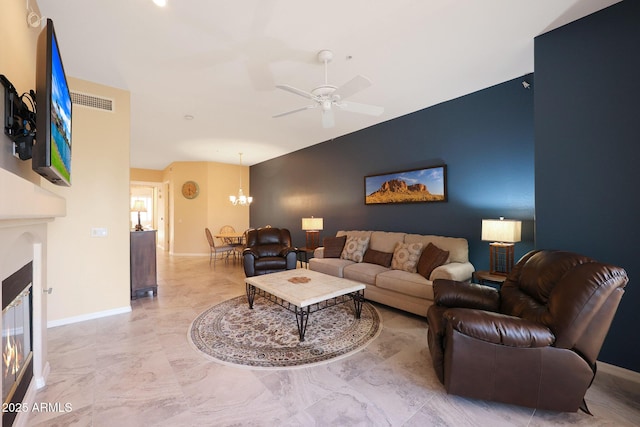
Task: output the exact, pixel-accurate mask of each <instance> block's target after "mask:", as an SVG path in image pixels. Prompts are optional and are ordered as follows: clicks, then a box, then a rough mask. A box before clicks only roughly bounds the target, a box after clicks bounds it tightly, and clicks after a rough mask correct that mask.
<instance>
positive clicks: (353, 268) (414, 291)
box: [309, 231, 474, 317]
mask: <svg viewBox="0 0 640 427" xmlns="http://www.w3.org/2000/svg"><path fill="white" fill-rule="evenodd" d="M340 236H347V239H349V238H350V237H354V238H360V241H363V242H364V241H365V240H366V239H367V238H368V244H367V249H372V250H373V251H379V252H382V253H387V254H389V253H394V250H396V249H397V248H399V247H400V246H397V245H398V244H399V243H400V244H402V243H406V244H413V243H421V244H422V245H423V246H422V250H424V249H425V248H426V247H427V245H428V244H429V243H432V244H433V245H435V246H436V247H437V248H439V249H441V250H444V251H448V252H449V256H448V258H446V261H444V264H443V265H440V266H439V267H436V268H435V269H433V271H432V272H431V274H429V276H428V278H426V277H423V276H422V275H421V274H419V273H418V272H409V271H404V270H400V269H397V267H398V266H397V265H395V267H396V268H392V266H388V267H387V266H384V265H379V264H374V263H370V262H363V261H361V262H356V261H353V260H349V259H344V253H343V257H342V258H326V257H325V256H324V249H325V248H324V247H319V248H317V249H316V250H315V251H314V257H313V258H312V259H310V260H309V268H310V269H311V270H314V271H319V272H321V273H325V274H330V275H332V276H337V277H344V278H345V279H351V280H355V281H358V282H361V283H364V284H365V285H367V288H366V290H365V298H366V299H368V300H371V301H376V302H379V303H381V304H385V305H388V306H391V307H395V308H398V309H401V310H404V311H408V312H410V313H414V314H417V315H420V316H424V317H426V316H427V309H428V308H429V307H430V306H431V305H432V304H433V281H434V280H435V279H451V280H459V281H470V280H471V275H472V274H473V272H474V267H473V265H472V264H471V263H470V262H469V245H468V242H467V240H466V239H463V238H455V237H443V236H431V235H420V234H407V233H397V232H385V231H338V232H337V233H336V237H340ZM418 246H419V245H418ZM418 246H416V245H413V246H412V248H414V249H415V248H417V247H418ZM444 256H445V257H446V254H444ZM397 257H399V256H397ZM394 264H395V263H394Z"/></svg>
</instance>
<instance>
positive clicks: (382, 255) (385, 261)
mask: <svg viewBox="0 0 640 427" xmlns="http://www.w3.org/2000/svg"><path fill="white" fill-rule="evenodd" d="M392 257H393V252H380V251H376V250H375V249H371V248H369V249H367V251H366V252H365V253H364V258H363V259H362V262H368V263H370V264H378V265H381V266H383V267H390V266H391V258H392Z"/></svg>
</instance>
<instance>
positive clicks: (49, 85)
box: [32, 19, 71, 186]
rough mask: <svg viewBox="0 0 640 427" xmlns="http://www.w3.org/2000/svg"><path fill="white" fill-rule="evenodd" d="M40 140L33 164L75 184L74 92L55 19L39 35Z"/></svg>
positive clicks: (42, 172)
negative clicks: (72, 101) (59, 44)
mask: <svg viewBox="0 0 640 427" xmlns="http://www.w3.org/2000/svg"><path fill="white" fill-rule="evenodd" d="M36 108H37V110H36V129H37V132H36V141H35V144H34V146H33V159H32V168H33V170H34V171H36V172H37V173H39V174H40V175H42V176H43V177H45V178H46V179H48V180H49V181H51V182H52V183H54V184H57V185H65V186H69V185H71V93H70V92H69V86H68V84H67V77H66V75H65V72H64V66H63V64H62V57H61V56H60V49H59V47H58V40H57V38H56V32H55V30H54V28H53V22H52V21H51V19H47V26H46V28H44V29H43V30H42V33H41V34H40V36H39V38H38V49H37V56H36Z"/></svg>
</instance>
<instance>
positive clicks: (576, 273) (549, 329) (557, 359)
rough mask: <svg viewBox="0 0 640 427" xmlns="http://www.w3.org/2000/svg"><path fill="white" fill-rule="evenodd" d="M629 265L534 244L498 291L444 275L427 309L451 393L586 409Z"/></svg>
mask: <svg viewBox="0 0 640 427" xmlns="http://www.w3.org/2000/svg"><path fill="white" fill-rule="evenodd" d="M627 282H628V278H627V274H626V272H625V271H624V270H623V269H622V268H619V267H615V266H612V265H607V264H603V263H599V262H597V261H595V260H593V259H590V258H587V257H585V256H581V255H578V254H574V253H570V252H562V251H531V252H529V253H528V254H526V255H525V256H524V257H522V259H520V261H519V262H518V264H517V265H516V266H515V267H514V269H513V271H512V272H511V273H510V274H509V276H508V277H507V279H506V281H505V282H504V284H503V285H502V287H501V289H500V291H498V290H496V289H495V288H492V287H489V286H482V285H476V284H469V283H462V282H455V281H451V280H445V279H439V280H436V281H435V282H434V301H435V304H434V305H433V306H431V307H430V308H429V310H428V312H427V320H428V322H429V330H428V336H427V337H428V343H429V351H430V352H431V357H432V359H433V367H434V369H435V371H436V374H437V376H438V378H439V379H440V381H441V382H442V383H443V384H444V386H445V389H446V390H447V392H448V393H451V394H456V395H462V396H467V397H472V398H476V399H484V400H494V401H498V402H504V403H512V404H516V405H521V406H527V407H531V408H540V409H548V410H556V411H567V412H569V411H571V412H575V411H577V410H578V409H579V408H580V409H583V410H584V411H585V412H587V413H588V409H587V407H586V404H585V402H584V395H585V393H586V391H587V389H588V388H589V386H590V385H591V382H592V381H593V378H594V376H595V373H596V358H597V357H598V353H599V352H600V348H601V347H602V343H603V341H604V339H605V336H606V335H607V332H608V330H609V326H610V325H611V321H612V320H613V317H614V315H615V312H616V310H617V308H618V304H619V302H620V299H621V298H622V294H623V293H624V287H625V285H626V284H627Z"/></svg>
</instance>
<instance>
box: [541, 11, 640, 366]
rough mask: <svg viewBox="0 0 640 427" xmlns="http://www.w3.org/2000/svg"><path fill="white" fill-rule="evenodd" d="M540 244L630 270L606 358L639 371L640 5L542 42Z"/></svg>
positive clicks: (592, 19)
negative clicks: (570, 251) (628, 280)
mask: <svg viewBox="0 0 640 427" xmlns="http://www.w3.org/2000/svg"><path fill="white" fill-rule="evenodd" d="M535 73H536V90H535V138H536V147H535V162H536V166H535V177H536V178H535V184H536V241H537V245H538V246H539V247H547V248H561V249H566V250H572V251H576V252H579V253H582V254H585V255H588V256H592V257H594V258H596V259H598V260H601V261H604V262H609V263H613V264H616V265H619V266H621V267H624V268H625V269H626V270H627V273H628V275H629V277H630V279H631V280H630V282H629V284H628V285H627V288H626V293H625V295H624V296H623V298H622V302H621V304H620V307H619V309H618V312H617V314H616V318H615V320H614V322H613V325H612V327H611V329H610V331H609V335H608V336H607V339H606V341H605V344H604V347H603V349H602V351H601V353H600V357H599V359H600V360H602V361H605V362H608V363H612V364H615V365H618V366H622V367H625V368H628V369H632V370H635V371H639V372H640V340H639V339H638V338H637V336H638V332H637V330H638V325H639V324H640V314H639V313H640V310H639V308H640V282H639V281H638V278H639V277H640V262H639V257H638V255H639V254H640V252H639V251H638V249H637V246H638V242H639V241H640V221H639V220H638V212H640V191H639V190H638V186H639V183H640V165H639V164H638V161H639V160H640V2H637V1H623V2H621V3H618V4H616V5H613V6H611V7H609V8H607V9H604V10H602V11H600V12H597V13H595V14H593V15H590V16H588V17H585V18H583V19H581V20H578V21H575V22H573V23H571V24H569V25H566V26H564V27H561V28H559V29H557V30H554V31H552V32H549V33H546V34H544V35H541V36H539V37H537V38H536V39H535Z"/></svg>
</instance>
